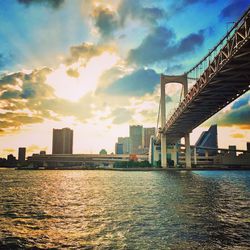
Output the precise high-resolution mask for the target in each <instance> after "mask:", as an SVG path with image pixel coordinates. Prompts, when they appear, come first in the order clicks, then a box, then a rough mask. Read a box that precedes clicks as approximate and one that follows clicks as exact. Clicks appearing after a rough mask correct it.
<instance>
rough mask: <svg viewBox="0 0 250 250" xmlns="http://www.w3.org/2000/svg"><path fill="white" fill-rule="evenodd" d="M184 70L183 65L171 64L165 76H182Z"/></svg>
mask: <svg viewBox="0 0 250 250" xmlns="http://www.w3.org/2000/svg"><path fill="white" fill-rule="evenodd" d="M183 69H184V66H183V64H171V65H169V66H168V67H167V68H166V69H165V71H164V74H181V73H183Z"/></svg>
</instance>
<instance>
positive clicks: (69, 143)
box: [52, 128, 73, 154]
mask: <svg viewBox="0 0 250 250" xmlns="http://www.w3.org/2000/svg"><path fill="white" fill-rule="evenodd" d="M72 153H73V130H71V129H69V128H63V129H53V141H52V154H72Z"/></svg>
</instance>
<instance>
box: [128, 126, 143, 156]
mask: <svg viewBox="0 0 250 250" xmlns="http://www.w3.org/2000/svg"><path fill="white" fill-rule="evenodd" d="M129 137H130V143H131V153H132V154H140V153H141V152H142V151H143V148H144V146H143V126H140V125H133V126H129Z"/></svg>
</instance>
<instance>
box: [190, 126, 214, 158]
mask: <svg viewBox="0 0 250 250" xmlns="http://www.w3.org/2000/svg"><path fill="white" fill-rule="evenodd" d="M195 146H196V147H208V148H218V133H217V125H216V124H215V125H212V126H211V127H210V128H209V129H208V131H203V132H202V133H201V135H200V137H199V139H198V140H197V142H196V143H195ZM197 153H198V154H199V155H204V154H205V150H204V149H199V148H198V149H197ZM216 153H217V152H216V150H214V151H210V154H211V155H215V154H216Z"/></svg>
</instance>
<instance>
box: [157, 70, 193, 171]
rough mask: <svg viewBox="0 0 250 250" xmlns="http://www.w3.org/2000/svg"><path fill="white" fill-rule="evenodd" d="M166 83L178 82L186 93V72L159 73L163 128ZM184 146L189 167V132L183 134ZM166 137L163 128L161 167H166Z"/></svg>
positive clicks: (163, 123)
mask: <svg viewBox="0 0 250 250" xmlns="http://www.w3.org/2000/svg"><path fill="white" fill-rule="evenodd" d="M168 83H180V84H182V85H183V88H184V96H186V95H187V93H188V80H187V74H183V75H172V76H169V75H163V74H161V102H160V107H161V128H162V129H163V128H164V127H165V124H166V101H165V97H166V93H165V86H166V84H168ZM185 148H186V152H185V155H186V167H187V168H191V149H190V135H189V132H187V133H186V134H185ZM174 149H175V150H174V152H175V153H174V154H175V156H174V162H175V165H176V163H177V149H176V145H175V146H174ZM166 156H167V138H166V134H165V133H164V130H163V131H161V165H162V167H164V168H166V167H167V157H166Z"/></svg>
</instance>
